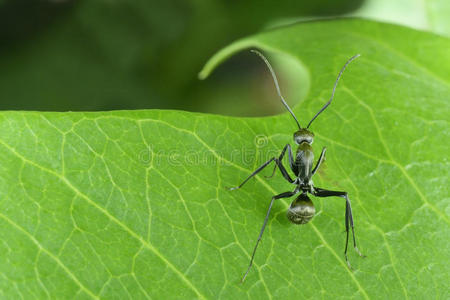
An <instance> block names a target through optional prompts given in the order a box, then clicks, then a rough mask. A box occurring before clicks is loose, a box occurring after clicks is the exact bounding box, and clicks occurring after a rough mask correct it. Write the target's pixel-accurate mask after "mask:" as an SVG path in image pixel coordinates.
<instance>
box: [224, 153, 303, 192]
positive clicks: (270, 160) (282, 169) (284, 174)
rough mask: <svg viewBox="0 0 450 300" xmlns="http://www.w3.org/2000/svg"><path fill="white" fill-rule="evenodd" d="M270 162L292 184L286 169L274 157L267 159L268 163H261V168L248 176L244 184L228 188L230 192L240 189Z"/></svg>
mask: <svg viewBox="0 0 450 300" xmlns="http://www.w3.org/2000/svg"><path fill="white" fill-rule="evenodd" d="M272 161H275V162H276V164H277V165H278V166H279V167H280V170H281V173H282V174H283V177H284V178H285V179H286V180H287V181H289V182H290V183H293V182H294V180H292V178H291V177H290V176H289V174H288V173H287V171H286V169H285V168H284V166H283V165H282V164H281V162H279V161H278V160H277V158H276V157H272V158H271V159H269V160H268V161H266V162H265V163H263V164H262V165H261V166H259V168H258V169H256V170H255V172H253V173H252V174H250V176H248V177H247V179H245V180H244V182H242V183H241V184H240V185H239V186H236V187H232V188H230V190H237V189H240V188H241V187H242V186H243V185H244V184H245V183H246V182H247V181H249V180H250V178H252V177H253V176H255V175H256V174H258V173H259V172H261V171H262V170H263V169H264V168H265V167H267V165H268V164H270V163H271V162H272Z"/></svg>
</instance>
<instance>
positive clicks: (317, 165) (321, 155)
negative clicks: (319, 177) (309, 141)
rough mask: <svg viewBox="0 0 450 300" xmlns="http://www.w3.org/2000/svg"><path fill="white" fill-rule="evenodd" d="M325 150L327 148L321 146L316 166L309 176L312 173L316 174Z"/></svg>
mask: <svg viewBox="0 0 450 300" xmlns="http://www.w3.org/2000/svg"><path fill="white" fill-rule="evenodd" d="M326 151H327V148H326V147H323V149H322V153H320V156H319V160H318V161H317V163H316V166H315V167H314V169H313V170H312V173H311V177H312V175H314V174H316V171H317V170H318V169H319V167H320V165H321V164H322V162H323V160H324V159H325V152H326Z"/></svg>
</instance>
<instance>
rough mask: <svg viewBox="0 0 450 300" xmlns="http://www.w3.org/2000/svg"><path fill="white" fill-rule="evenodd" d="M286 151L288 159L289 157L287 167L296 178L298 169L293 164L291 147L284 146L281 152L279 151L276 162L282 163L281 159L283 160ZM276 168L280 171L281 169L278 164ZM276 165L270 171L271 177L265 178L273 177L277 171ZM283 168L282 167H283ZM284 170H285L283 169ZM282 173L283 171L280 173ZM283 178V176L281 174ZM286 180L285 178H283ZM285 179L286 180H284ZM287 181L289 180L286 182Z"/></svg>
mask: <svg viewBox="0 0 450 300" xmlns="http://www.w3.org/2000/svg"><path fill="white" fill-rule="evenodd" d="M286 150H287V151H288V157H289V167H290V168H291V170H292V172H294V174H295V176H298V168H297V166H296V165H295V164H294V157H293V155H292V148H291V145H289V144H286V146H284V148H283V151H281V154H280V157H278V160H279V161H280V163H282V162H283V158H284V154H285V153H286ZM277 165H278V167H279V168H280V170H281V167H280V166H279V164H278V162H277ZM277 165H275V166H274V168H273V171H272V175H270V176H266V178H272V177H273V175H275V171H276V170H277ZM283 168H284V167H283ZM284 169H285V168H284ZM281 172H282V173H283V171H281ZM283 176H284V174H283ZM284 177H285V178H286V176H284ZM286 179H287V178H286ZM288 181H289V180H288Z"/></svg>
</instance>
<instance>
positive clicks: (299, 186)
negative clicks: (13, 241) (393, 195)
mask: <svg viewBox="0 0 450 300" xmlns="http://www.w3.org/2000/svg"><path fill="white" fill-rule="evenodd" d="M251 52H253V53H256V54H257V55H259V57H261V58H262V60H263V61H264V62H265V63H266V65H267V67H268V68H269V71H270V73H271V74H272V78H273V81H274V83H275V87H276V90H277V93H278V96H279V97H280V99H281V102H283V104H284V106H285V107H286V109H287V110H288V111H289V113H290V114H291V115H292V117H293V118H294V120H295V122H296V123H297V126H298V131H296V132H295V133H294V142H295V143H296V144H297V145H298V149H297V153H296V155H295V159H294V155H293V154H292V149H291V145H290V144H287V145H286V146H284V148H283V151H281V155H280V156H279V157H278V158H276V157H273V158H271V159H269V160H268V161H266V162H265V163H263V164H262V165H261V166H260V167H259V168H257V169H256V171H254V172H253V173H252V174H250V176H248V177H247V179H245V180H244V182H242V183H241V184H240V185H239V186H237V187H233V188H230V190H236V189H239V188H241V187H242V186H243V185H244V184H245V183H246V182H247V181H248V180H249V179H250V178H252V177H253V176H255V175H256V174H258V173H259V172H260V171H261V170H262V169H264V168H265V167H266V166H268V165H269V164H270V163H271V162H273V161H274V162H275V163H276V164H275V166H274V170H273V172H272V175H271V176H269V177H272V176H273V175H274V174H275V171H276V168H277V166H278V168H279V169H280V171H281V174H282V175H283V177H284V178H285V179H286V180H287V181H289V182H290V183H292V184H295V189H294V190H293V191H292V192H284V193H281V194H279V195H275V196H273V197H272V201H271V202H270V205H269V209H268V210H267V214H266V217H265V219H264V223H263V225H262V228H261V232H260V233H259V236H258V240H257V241H256V245H255V248H254V249H253V253H252V258H251V260H250V264H249V266H248V268H247V272H245V274H244V277H242V280H241V282H243V281H244V280H245V278H246V277H247V274H248V272H249V271H250V268H251V266H252V264H253V258H254V257H255V253H256V248H257V247H258V244H259V241H260V240H261V237H262V235H263V233H264V229H265V227H266V224H267V220H268V219H269V215H270V210H271V209H272V205H273V202H274V200H276V199H280V198H289V197H292V196H294V195H296V194H298V193H300V195H299V196H298V197H297V198H296V199H295V200H294V201H292V203H291V205H290V207H289V209H288V212H287V217H288V219H289V221H291V222H292V223H294V224H306V223H308V222H309V221H310V220H311V219H312V218H313V217H314V214H315V212H316V209H315V208H314V204H313V203H312V201H311V199H309V197H308V193H310V194H312V195H314V196H316V197H332V196H337V197H341V198H344V199H345V202H346V205H345V231H346V233H347V237H346V241H345V250H344V256H345V261H346V262H347V265H348V267H349V268H350V269H351V266H350V263H349V261H348V258H347V248H348V236H349V228H350V227H351V229H352V236H353V247H354V248H355V250H356V252H357V253H358V254H359V255H360V256H361V257H364V255H362V254H361V252H360V251H359V250H358V248H357V247H356V239H355V231H354V228H353V214H352V207H351V205H350V200H349V198H348V195H347V192H339V191H330V190H326V189H322V188H318V187H314V185H313V182H312V180H311V177H312V176H313V175H314V174H315V173H316V172H317V170H318V169H319V167H320V164H321V163H322V162H323V160H324V158H325V151H326V148H325V147H324V148H323V149H322V153H320V157H319V160H318V161H317V163H316V165H315V166H314V168H313V162H314V153H313V149H312V147H311V144H312V143H313V140H314V133H312V132H311V131H309V130H308V128H309V126H311V123H312V122H313V121H314V120H315V119H316V118H317V116H318V115H319V114H320V113H321V112H322V111H324V110H325V109H326V108H327V107H328V105H330V103H331V101H332V100H333V97H334V92H335V90H336V86H337V83H338V81H339V78H340V77H341V75H342V73H343V72H344V70H345V68H346V67H347V65H348V64H349V63H350V62H351V61H353V60H354V59H356V58H357V57H359V54H357V55H355V56H353V57H352V58H350V59H349V60H348V61H347V62H346V63H345V65H344V66H343V67H342V69H341V71H340V72H339V75H338V77H337V79H336V82H335V83H334V87H333V92H332V93H331V98H330V100H328V102H327V103H326V104H325V105H324V106H323V107H322V108H321V109H320V110H319V112H318V113H316V115H315V116H314V117H313V118H312V119H311V121H309V123H308V126H306V128H302V127H301V126H300V123H299V122H298V120H297V118H296V117H295V115H294V113H293V112H292V110H291V108H290V107H289V105H288V104H287V103H286V101H285V100H284V98H283V96H282V95H281V92H280V87H279V85H278V80H277V77H276V75H275V72H274V71H273V69H272V66H271V65H270V63H269V61H268V60H267V59H266V58H265V57H264V55H262V53H260V52H258V51H256V50H251ZM286 150H287V152H288V158H289V167H290V169H291V170H292V172H293V173H294V174H295V178H294V179H292V178H291V176H290V175H289V174H288V172H287V171H286V168H285V167H284V166H283V163H282V160H283V157H284V154H285V153H286Z"/></svg>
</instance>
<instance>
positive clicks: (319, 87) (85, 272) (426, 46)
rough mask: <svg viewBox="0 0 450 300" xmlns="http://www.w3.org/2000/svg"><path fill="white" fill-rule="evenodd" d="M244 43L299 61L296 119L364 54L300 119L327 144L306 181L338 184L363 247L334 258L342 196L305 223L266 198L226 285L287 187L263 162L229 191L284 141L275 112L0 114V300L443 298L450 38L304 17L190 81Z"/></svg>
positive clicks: (322, 204) (289, 125)
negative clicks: (304, 87) (301, 83)
mask: <svg viewBox="0 0 450 300" xmlns="http://www.w3.org/2000/svg"><path fill="white" fill-rule="evenodd" d="M248 47H258V48H261V49H263V50H265V52H266V53H269V54H270V53H279V54H280V55H285V56H289V57H291V58H293V59H295V60H298V61H299V62H301V63H302V64H303V65H304V66H305V68H307V70H308V71H309V76H310V79H309V82H310V89H309V93H308V95H307V97H306V98H305V99H303V100H302V101H301V103H300V104H299V105H297V106H296V107H295V108H294V111H295V113H296V115H297V117H298V118H299V120H300V123H301V124H303V125H304V124H305V123H306V122H307V121H309V119H310V118H311V117H312V116H313V115H314V113H315V112H317V111H318V109H319V108H320V107H321V106H322V105H323V104H324V103H325V102H326V101H327V99H328V97H329V96H330V93H331V87H332V85H333V83H334V80H335V77H336V75H337V73H338V71H339V69H340V68H341V66H342V65H343V63H344V62H345V61H346V60H347V59H348V58H349V57H350V56H352V55H354V54H356V53H360V54H361V57H360V58H359V59H358V60H356V61H354V62H353V63H352V64H350V65H349V67H348V69H347V70H346V71H345V73H344V75H343V78H342V80H341V81H340V83H339V86H338V88H337V91H336V95H335V100H334V102H333V103H332V105H331V106H330V107H329V108H328V109H327V110H326V111H325V112H324V113H323V114H322V115H320V117H319V118H318V119H317V120H316V121H315V122H314V123H313V125H312V127H311V129H312V130H313V131H314V133H315V134H316V138H315V143H314V149H315V152H316V156H318V154H319V153H320V150H321V148H322V147H324V146H326V147H327V148H328V151H327V160H326V162H325V165H324V166H323V167H322V168H321V170H320V171H319V172H318V174H316V176H315V178H314V182H315V185H316V186H320V187H323V188H329V189H336V190H345V191H347V192H348V193H349V196H350V199H351V200H352V205H353V214H354V217H355V224H356V225H355V226H356V228H355V230H356V234H357V242H358V244H359V248H360V249H361V251H362V252H363V253H364V254H366V255H367V258H365V259H362V258H360V257H359V256H358V255H356V254H355V253H354V251H353V249H352V248H351V247H350V249H349V260H350V262H351V263H352V266H353V268H354V271H351V270H349V269H348V268H347V266H346V263H345V260H344V256H343V250H344V242H345V233H344V229H345V226H344V209H345V204H344V202H343V200H342V199H340V198H320V199H319V198H314V199H313V201H314V203H315V206H316V211H317V215H316V216H315V218H314V219H313V220H312V221H311V222H310V223H308V224H307V225H302V226H295V225H292V224H290V223H289V221H288V220H287V218H286V217H285V213H286V208H287V207H288V205H289V201H288V200H280V201H277V202H276V203H275V204H274V207H273V211H272V214H271V216H270V219H269V222H268V225H267V228H266V232H265V234H264V236H263V239H262V243H261V244H260V247H259V249H258V252H257V254H256V259H255V264H254V267H253V269H252V270H251V271H250V273H249V276H248V278H247V280H246V282H245V283H244V284H239V280H240V278H241V276H242V275H243V273H244V271H245V269H246V267H247V265H248V262H249V257H250V255H251V251H252V250H253V246H254V244H255V242H256V238H257V235H258V233H259V230H260V227H261V225H262V222H263V219H264V216H265V213H266V209H267V207H268V204H269V201H270V198H271V196H272V195H274V194H277V193H281V192H285V191H288V190H292V189H293V186H292V185H290V184H288V183H287V182H285V181H284V180H282V179H281V176H280V174H279V173H277V174H276V176H275V177H274V178H272V179H266V178H264V177H263V176H258V177H257V178H256V179H255V180H251V181H249V182H248V183H247V184H246V185H245V186H244V187H243V188H242V189H240V190H237V191H232V192H230V191H228V190H226V189H225V187H226V186H234V185H237V184H239V183H240V182H242V180H244V179H245V178H246V177H247V176H248V175H249V174H250V173H251V172H252V170H254V169H255V168H256V167H257V166H258V165H260V164H261V163H262V162H263V161H264V160H265V159H267V158H268V157H270V156H273V155H276V154H278V153H279V152H280V151H281V149H282V147H283V146H284V145H285V144H286V143H292V133H293V132H294V131H295V129H296V127H295V123H294V122H293V120H292V119H291V117H290V116H289V115H288V114H283V115H280V116H273V117H268V118H231V117H224V116H215V115H206V114H197V113H188V112H181V111H157V110H153V111H115V112H99V113H43V112H2V113H1V114H0V162H1V163H0V174H1V175H0V228H1V230H0V253H2V255H0V278H1V280H0V296H1V297H2V298H19V297H23V298H64V299H65V298H83V299H84V298H86V299H89V298H126V297H130V298H133V299H135V298H153V299H167V298H171V299H173V298H182V299H193V298H198V299H206V298H209V299H215V298H225V299H230V298H236V299H242V298H257V299H265V298H281V299H286V298H292V299H294V298H296V299H298V298H301V299H303V298H325V299H330V298H331V299H336V298H345V299H347V298H349V297H353V298H358V299H359V298H364V299H368V298H376V299H385V298H389V299H398V298H418V299H424V298H426V299H446V298H448V297H449V293H448V282H449V275H448V274H449V267H448V261H449V259H450V256H449V252H448V248H449V246H450V245H449V242H448V236H449V212H450V210H449V207H450V206H449V198H448V194H449V193H448V180H447V178H448V177H449V167H448V161H447V151H448V147H447V145H448V144H447V141H448V140H449V130H448V122H449V117H448V112H449V109H450V107H449V101H448V95H449V92H450V90H449V82H450V78H449V76H450V75H449V74H450V63H449V62H450V53H449V52H448V49H449V48H450V42H449V40H448V39H445V38H442V37H439V36H436V35H433V34H429V33H424V32H419V31H414V30H411V29H406V28H402V27H399V26H393V25H387V24H380V23H375V22H368V21H362V20H339V21H326V22H316V23H304V24H298V25H295V26H291V27H286V28H282V29H279V30H273V31H270V32H266V33H262V34H259V35H256V36H252V37H249V38H246V39H243V40H240V41H238V42H236V43H234V44H232V45H231V46H229V47H227V48H225V49H223V50H222V51H220V52H219V53H218V54H217V55H216V56H214V57H213V58H212V59H211V60H210V62H209V63H208V64H207V65H206V67H205V69H204V70H203V71H202V73H201V74H202V76H203V77H204V76H206V75H207V74H209V72H211V70H212V69H213V68H214V67H215V66H216V65H217V64H218V63H219V62H221V61H223V60H225V59H226V58H227V57H229V56H230V55H232V54H233V53H235V52H236V51H240V50H243V49H244V48H248ZM256 59H257V58H256V57H255V60H256ZM236 76H239V74H238V73H237V74H236ZM267 76H269V75H267ZM267 78H269V77H267ZM281 84H282V83H281ZM261 88H263V86H262V87H261ZM283 88H284V87H283V85H282V89H283ZM270 89H271V90H273V86H272V84H271V85H270ZM273 93H274V92H273ZM273 98H274V101H279V100H278V99H277V97H276V95H275V93H274V96H273ZM279 105H281V103H279ZM270 171H271V170H267V171H265V172H263V173H264V175H269V174H270Z"/></svg>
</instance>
